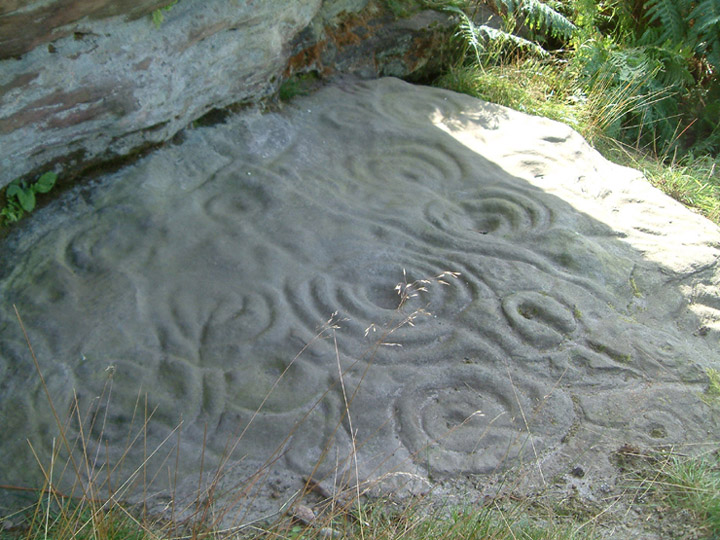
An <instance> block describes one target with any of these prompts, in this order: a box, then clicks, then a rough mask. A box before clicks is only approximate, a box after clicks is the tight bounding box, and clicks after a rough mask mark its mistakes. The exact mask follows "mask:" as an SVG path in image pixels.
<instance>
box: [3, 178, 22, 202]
mask: <svg viewBox="0 0 720 540" xmlns="http://www.w3.org/2000/svg"><path fill="white" fill-rule="evenodd" d="M18 193H22V188H21V187H20V184H16V183H15V182H13V183H12V184H10V185H9V186H8V188H7V192H6V195H7V197H8V198H10V197H16V196H17V194H18Z"/></svg>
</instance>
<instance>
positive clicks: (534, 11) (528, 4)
mask: <svg viewBox="0 0 720 540" xmlns="http://www.w3.org/2000/svg"><path fill="white" fill-rule="evenodd" d="M521 11H522V13H523V14H524V15H525V16H526V17H527V20H528V22H529V24H530V27H531V28H533V29H535V30H545V31H547V32H549V33H550V34H551V35H552V36H554V37H557V38H565V39H567V38H570V37H571V36H572V35H573V32H575V30H576V27H575V25H574V24H573V23H572V22H570V20H568V19H567V18H566V17H565V16H564V15H562V14H560V13H558V12H557V11H556V10H554V9H553V8H552V7H550V6H549V5H548V4H546V3H543V2H540V1H539V0H523V3H522V7H521Z"/></svg>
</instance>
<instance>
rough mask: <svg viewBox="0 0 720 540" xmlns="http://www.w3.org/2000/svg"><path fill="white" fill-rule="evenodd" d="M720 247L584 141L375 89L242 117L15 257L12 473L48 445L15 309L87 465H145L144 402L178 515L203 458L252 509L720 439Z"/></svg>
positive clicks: (77, 199)
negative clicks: (714, 374) (310, 487)
mask: <svg viewBox="0 0 720 540" xmlns="http://www.w3.org/2000/svg"><path fill="white" fill-rule="evenodd" d="M718 245H720V232H719V231H718V229H717V228H716V227H715V226H714V225H712V224H711V223H710V222H708V221H707V220H705V219H703V218H701V217H699V216H697V215H695V214H693V213H691V212H689V211H688V210H687V209H685V208H684V207H682V206H681V205H679V204H678V203H676V202H674V201H672V200H671V199H669V198H668V197H666V196H664V195H662V194H660V193H659V192H658V191H656V190H655V189H654V188H652V187H650V186H649V184H648V183H647V182H646V181H645V180H644V179H643V178H642V177H641V175H640V174H639V173H638V172H637V171H634V170H631V169H626V168H622V167H618V166H615V165H612V164H610V163H608V162H606V161H605V160H604V159H603V158H602V157H600V156H599V155H598V154H597V153H596V152H595V151H593V150H592V149H591V148H590V147H589V146H588V145H587V144H586V143H585V141H583V139H582V138H581V137H579V136H578V134H577V133H575V132H574V131H573V130H571V129H570V128H568V127H566V126H564V125H561V124H558V123H555V122H552V121H549V120H545V119H540V118H534V117H530V116H526V115H523V114H520V113H517V112H513V111H510V110H508V109H505V108H502V107H499V106H494V105H489V104H487V103H484V102H481V101H478V100H475V99H472V98H469V97H467V96H462V95H458V94H454V93H452V92H448V91H443V90H439V89H433V88H427V87H415V86H412V85H409V84H407V83H404V82H401V81H399V80H397V79H392V78H387V79H381V80H377V81H372V82H353V81H346V82H344V83H339V84H336V85H334V86H330V87H327V88H324V89H322V90H320V91H318V92H317V93H316V94H314V95H311V96H309V97H306V98H299V99H297V100H295V101H293V102H292V103H291V104H290V105H289V106H287V107H285V108H284V110H282V111H280V112H278V113H268V114H263V115H261V114H259V113H254V112H252V111H246V112H244V113H242V114H238V115H236V116H233V117H231V118H229V119H228V121H227V123H225V124H220V125H217V126H214V127H206V128H198V129H195V130H190V131H188V132H186V137H185V140H184V141H183V142H181V143H178V144H176V145H172V146H167V147H165V148H162V149H161V150H159V151H157V152H155V153H153V154H152V155H150V156H148V157H145V158H143V159H141V160H140V161H138V162H137V163H136V164H134V165H132V166H128V167H126V168H124V169H122V170H120V171H118V172H116V173H114V174H111V175H108V176H107V177H105V178H103V179H101V180H100V181H98V182H97V185H94V186H91V187H83V188H80V187H78V188H77V189H76V191H75V192H74V193H69V194H68V196H67V197H63V198H61V199H59V200H57V201H55V202H53V203H51V204H50V205H48V206H47V207H46V208H44V209H41V210H40V211H39V212H37V214H34V215H33V216H32V219H30V220H28V221H27V222H26V223H25V224H24V225H23V228H22V229H20V228H19V229H17V230H15V231H14V232H13V233H12V234H11V235H10V236H8V238H6V239H5V240H4V245H3V246H2V253H3V258H2V260H1V262H0V299H1V300H0V302H1V304H0V411H1V414H0V432H2V433H3V437H2V438H0V454H2V455H5V456H10V455H12V456H13V459H12V460H0V468H1V469H0V477H1V478H3V479H4V483H7V484H14V485H30V484H32V482H34V481H37V480H38V475H37V474H34V473H33V472H32V471H34V470H37V469H36V465H35V463H34V460H33V458H32V457H31V454H30V452H29V451H28V449H27V442H26V439H29V440H30V441H31V442H32V443H33V447H34V448H35V449H36V451H37V452H38V455H39V456H40V458H41V459H42V460H47V459H49V458H48V456H49V453H50V450H51V448H52V437H53V436H55V437H57V429H56V427H55V425H54V420H53V415H52V412H51V409H50V408H49V407H48V405H47V402H46V397H45V394H44V390H43V389H42V387H41V384H40V382H39V380H38V377H37V375H36V374H35V371H34V367H33V362H32V360H31V358H30V355H29V353H28V350H27V346H26V345H25V343H24V339H23V336H22V333H21V331H20V328H19V325H18V323H17V321H16V319H15V314H14V311H13V307H12V306H13V305H16V306H17V309H18V311H19V312H20V314H21V316H22V318H23V320H24V323H25V326H26V328H27V331H28V334H29V336H30V339H31V341H32V344H33V347H34V351H35V354H36V355H37V358H38V361H39V362H40V366H41V368H42V371H43V374H44V377H45V381H46V382H47V386H48V390H49V393H50V395H51V396H52V398H53V401H54V404H55V409H56V410H57V411H59V414H61V415H65V414H68V413H69V412H70V411H72V404H73V400H74V397H73V396H74V392H75V393H76V395H77V399H78V401H79V406H80V408H81V410H82V411H83V412H84V411H87V410H93V409H94V408H95V409H97V410H98V411H99V413H97V414H95V415H94V416H93V415H89V416H83V418H87V419H88V420H86V421H87V422H89V423H90V424H91V425H86V426H85V428H84V430H83V433H84V437H85V439H86V442H87V447H88V448H89V452H90V453H91V454H92V455H93V456H94V455H95V452H96V451H97V452H100V453H99V454H98V455H99V456H100V457H99V458H98V460H99V462H103V461H104V460H106V459H109V460H110V461H111V462H113V463H115V462H116V461H118V460H120V459H124V460H125V466H124V467H123V468H122V470H123V471H124V472H125V473H128V472H129V471H133V470H135V469H136V467H138V466H140V465H141V464H142V462H143V459H144V458H143V456H144V452H145V450H143V448H144V445H145V442H142V443H140V442H137V441H136V442H135V444H134V445H131V446H132V448H131V449H130V451H129V452H128V453H127V454H124V451H125V447H126V445H128V441H133V439H134V436H135V434H137V433H141V434H143V437H145V434H144V430H143V429H142V421H141V419H142V417H143V416H145V414H150V412H152V418H151V420H150V422H149V428H148V430H147V448H151V449H154V448H159V451H158V453H157V454H155V455H154V456H153V458H152V459H151V460H150V461H149V462H148V464H147V466H148V467H149V468H150V469H151V471H150V472H151V473H152V474H151V475H149V476H148V477H153V476H152V475H154V471H155V470H156V469H157V468H159V467H165V468H166V467H167V463H172V464H173V465H172V467H173V468H174V463H175V459H176V456H179V463H180V466H179V469H178V476H177V477H178V486H177V487H175V488H173V489H174V490H175V491H176V492H177V494H178V496H179V497H180V498H182V497H188V498H189V500H192V498H193V497H194V496H195V494H196V490H197V488H198V483H199V474H200V470H201V467H202V470H203V471H204V474H205V477H204V478H203V481H202V482H201V483H202V484H203V485H208V484H210V483H211V482H212V475H213V472H214V471H215V470H216V468H218V467H219V468H220V469H221V471H222V474H221V475H220V480H219V482H218V483H217V489H216V490H215V494H216V496H218V497H222V493H224V492H225V491H223V490H227V491H226V492H225V493H228V494H229V495H228V496H229V497H231V498H238V500H239V507H238V508H239V510H238V511H239V512H244V511H246V510H247V511H250V512H251V514H253V515H261V514H263V512H269V511H271V510H273V509H275V510H277V507H278V506H280V505H281V504H282V502H284V501H286V500H287V498H288V497H290V496H291V494H292V493H294V492H295V491H296V490H298V489H301V488H302V486H303V485H304V483H305V482H304V478H306V477H307V476H308V475H310V474H314V476H315V478H316V480H317V481H319V482H320V483H321V484H324V485H325V486H326V488H327V490H328V491H330V492H331V491H332V488H333V483H338V482H339V483H342V480H343V478H345V477H346V476H347V475H350V476H352V474H354V471H355V464H354V462H353V461H352V459H351V456H352V455H353V454H354V455H355V457H356V458H357V468H358V470H359V472H360V475H361V477H362V478H361V479H377V478H380V477H382V478H383V482H384V483H383V485H384V486H386V487H395V488H398V489H399V487H400V485H401V484H403V483H404V482H405V481H406V480H408V479H409V480H411V482H410V487H409V488H408V489H410V490H411V491H414V492H417V491H422V490H423V489H427V487H428V486H429V485H431V484H432V482H434V481H436V480H438V479H455V480H458V479H460V481H461V480H462V479H466V478H468V477H469V476H471V475H479V478H482V479H485V478H490V477H491V476H492V475H493V474H494V473H496V472H497V471H502V470H505V469H507V468H508V467H521V466H523V465H524V466H525V467H526V470H525V471H526V472H525V473H524V474H525V475H526V476H525V478H526V479H527V484H528V489H533V488H534V487H535V488H536V487H537V486H538V485H543V482H546V481H548V479H549V478H563V475H564V474H566V475H569V472H570V471H571V470H573V467H577V466H582V469H583V471H584V478H585V479H591V480H593V483H592V485H596V486H600V485H601V484H602V483H604V482H606V481H608V482H610V483H611V479H612V477H613V474H614V470H613V467H612V463H611V461H610V459H609V456H610V454H611V453H612V452H613V451H615V450H617V449H618V448H619V447H620V446H621V445H623V444H631V445H637V446H641V447H643V446H656V445H673V446H674V447H675V448H681V447H683V445H686V444H687V445H689V446H688V447H689V448H698V447H699V446H702V444H703V443H704V442H706V441H713V440H717V436H718V426H717V425H716V423H715V420H714V419H713V418H714V415H713V411H712V408H711V406H709V405H708V404H706V403H704V402H703V401H702V400H701V397H702V395H703V392H704V391H705V389H706V385H707V377H706V375H705V369H706V368H708V367H712V366H715V367H717V362H718V358H719V353H720V346H719V345H718V338H719V336H720V322H718V321H720V295H719V294H718V286H719V285H720V279H719V278H720V273H719V272H718V255H719V251H718ZM445 272H454V273H457V274H458V275H455V274H447V273H445ZM396 284H400V287H399V289H397V290H396ZM398 290H399V291H400V292H401V293H403V294H404V296H398ZM328 321H329V322H328ZM110 383H112V391H111V392H110V391H109V390H110V386H109V385H110ZM98 396H100V397H98ZM146 400H147V401H146ZM108 401H109V403H107V402H108ZM346 410H349V415H346V414H345V412H346ZM145 411H148V412H147V413H146V412H145ZM181 421H182V429H181V430H177V431H175V432H173V429H175V428H176V427H177V426H179V425H180V422H181ZM128 434H130V435H128ZM77 435H79V430H78V429H77V425H76V424H75V423H73V422H71V423H70V427H69V428H68V437H69V438H70V440H74V438H75V437H76V436H77ZM163 441H165V442H163ZM178 441H179V443H180V451H179V454H176V453H175V445H176V444H177V443H178ZM228 441H230V443H229V444H228ZM236 441H237V444H236ZM203 446H204V450H203ZM76 452H77V449H76ZM228 454H230V455H229V456H228ZM168 455H169V456H171V457H170V458H168V459H169V461H164V460H165V457H166V456H168ZM201 456H202V463H201ZM226 458H228V459H226ZM163 463H164V465H163ZM316 466H317V467H316ZM338 469H339V472H338V475H337V476H336V475H335V472H336V470H338ZM521 470H522V467H521ZM104 474H105V473H103V474H99V475H98V478H100V479H102V478H104V477H105V476H104ZM115 474H118V475H120V473H119V472H116V473H115ZM168 478H171V479H172V478H173V474H170V475H168V474H167V472H165V473H163V474H160V475H159V476H158V477H157V479H156V485H155V486H154V488H157V489H162V488H167V487H168V486H167V485H166V484H163V482H165V481H166V479H168ZM608 479H610V480H608ZM113 481H114V485H115V486H120V485H122V479H120V478H117V479H114V480H113ZM68 483H69V479H68V478H65V479H60V478H57V479H56V485H57V486H66V485H68ZM349 483H352V480H351V481H349ZM138 489H140V488H139V487H137V489H135V491H133V492H132V493H137V490H138ZM98 491H100V492H102V490H98ZM3 495H4V496H5V497H6V499H7V495H8V493H3ZM126 495H129V493H128V494H126ZM204 497H205V495H203V494H200V498H201V499H202V498H204ZM6 502H7V501H6ZM161 502H162V501H161Z"/></svg>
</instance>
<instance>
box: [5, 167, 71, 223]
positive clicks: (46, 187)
mask: <svg viewBox="0 0 720 540" xmlns="http://www.w3.org/2000/svg"><path fill="white" fill-rule="evenodd" d="M57 177H58V175H57V173H54V172H52V171H48V172H46V173H44V174H42V175H41V176H40V178H38V179H37V181H36V182H34V183H33V184H29V185H28V184H27V183H26V182H24V181H20V180H15V181H13V182H11V183H10V185H9V186H8V187H7V190H6V191H5V197H6V199H7V204H6V205H5V207H4V208H3V209H2V210H0V216H2V217H3V218H4V220H5V221H6V222H7V223H14V222H16V221H18V220H19V219H20V218H22V216H23V215H24V214H25V212H32V211H33V210H34V209H35V204H36V198H35V194H36V193H48V192H49V191H50V190H51V189H52V188H53V186H54V185H55V182H56V180H57Z"/></svg>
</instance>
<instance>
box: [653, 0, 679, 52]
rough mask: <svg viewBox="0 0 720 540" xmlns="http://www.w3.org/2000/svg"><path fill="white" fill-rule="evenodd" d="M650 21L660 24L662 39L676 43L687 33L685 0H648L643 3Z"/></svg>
mask: <svg viewBox="0 0 720 540" xmlns="http://www.w3.org/2000/svg"><path fill="white" fill-rule="evenodd" d="M645 6H646V8H647V15H648V17H649V19H650V22H651V23H658V24H660V25H661V26H662V29H663V33H662V37H661V39H662V41H670V42H672V43H678V42H680V41H682V40H683V39H684V38H685V36H686V35H687V30H688V23H687V20H686V15H687V14H688V12H689V10H688V9H687V8H688V1H687V0H648V2H647V3H646V4H645Z"/></svg>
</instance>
